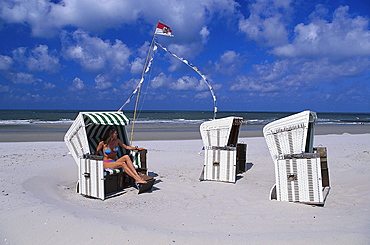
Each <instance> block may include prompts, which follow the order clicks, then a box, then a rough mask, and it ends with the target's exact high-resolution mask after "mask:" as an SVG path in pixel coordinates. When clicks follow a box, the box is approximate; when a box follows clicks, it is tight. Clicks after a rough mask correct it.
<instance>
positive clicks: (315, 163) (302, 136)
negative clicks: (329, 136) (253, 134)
mask: <svg viewBox="0 0 370 245" xmlns="http://www.w3.org/2000/svg"><path fill="white" fill-rule="evenodd" d="M316 120H317V116H316V113H315V112H312V111H303V112H300V113H297V114H294V115H291V116H288V117H285V118H282V119H279V120H276V121H274V122H271V123H269V124H267V125H266V126H265V127H264V128H263V134H264V137H265V140H266V143H267V146H268V148H269V151H270V154H271V157H272V159H273V161H274V165H275V179H276V184H275V185H274V186H273V188H272V189H271V193H270V199H276V200H278V201H288V202H301V203H308V204H315V205H324V202H325V199H326V197H327V195H328V193H329V190H330V185H329V171H328V165H327V156H326V147H316V148H314V147H313V139H314V126H315V123H316Z"/></svg>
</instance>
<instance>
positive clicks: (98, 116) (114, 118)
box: [64, 111, 130, 164]
mask: <svg viewBox="0 0 370 245" xmlns="http://www.w3.org/2000/svg"><path fill="white" fill-rule="evenodd" d="M129 122H130V120H129V119H128V117H127V116H126V115H124V114H123V112H121V111H117V112H80V113H79V114H78V116H77V118H76V119H75V121H74V122H73V124H72V125H71V127H70V128H69V129H68V131H67V133H66V134H65V136H64V142H65V143H66V145H67V147H68V149H69V151H70V153H71V154H72V156H73V158H74V160H75V161H76V163H77V164H79V158H81V157H82V156H83V155H87V154H94V151H95V149H96V147H97V146H98V144H99V142H100V141H101V140H103V137H104V136H105V134H106V132H107V130H109V128H110V127H111V126H114V127H115V128H116V129H117V132H118V138H119V139H120V140H121V141H122V142H123V143H124V144H126V145H128V140H127V134H126V130H125V126H126V125H128V124H129ZM124 154H125V149H122V148H121V149H120V152H119V155H124Z"/></svg>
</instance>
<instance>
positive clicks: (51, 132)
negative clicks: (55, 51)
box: [0, 124, 370, 142]
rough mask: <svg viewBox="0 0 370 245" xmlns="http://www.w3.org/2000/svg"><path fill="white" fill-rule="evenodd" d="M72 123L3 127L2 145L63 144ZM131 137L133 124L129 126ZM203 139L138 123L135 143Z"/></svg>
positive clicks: (339, 128) (334, 129)
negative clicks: (58, 142) (15, 143)
mask: <svg viewBox="0 0 370 245" xmlns="http://www.w3.org/2000/svg"><path fill="white" fill-rule="evenodd" d="M69 127H70V124H26V125H0V142H44V141H63V139H64V135H65V133H66V132H67V130H68V128H69ZM262 128H263V125H242V127H241V131H240V137H263V135H262ZM127 133H128V134H129V135H130V134H131V125H129V126H128V127H127ZM330 134H337V135H340V134H370V124H365V125H360V124H354V125H321V124H319V125H316V126H315V135H330ZM190 139H201V136H200V132H199V125H167V124H166V125H163V124H136V125H135V132H134V141H136V140H140V141H145V140H190Z"/></svg>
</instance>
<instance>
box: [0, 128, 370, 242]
mask: <svg viewBox="0 0 370 245" xmlns="http://www.w3.org/2000/svg"><path fill="white" fill-rule="evenodd" d="M241 140H242V141H244V142H245V143H247V144H248V151H247V162H248V166H249V167H251V168H250V169H249V170H248V171H247V172H246V173H244V174H242V175H241V176H240V178H239V179H238V181H237V182H236V184H230V183H220V182H211V181H206V182H200V181H199V180H198V178H199V175H200V172H201V169H202V165H203V158H204V155H203V154H199V152H201V148H202V141H201V140H186V141H149V142H135V145H139V146H142V147H146V148H147V149H148V156H147V159H148V165H149V171H150V172H152V174H155V175H157V177H156V179H157V182H156V184H155V188H154V190H153V191H152V192H151V193H144V194H141V195H137V190H135V189H133V188H131V189H128V190H127V192H126V193H125V194H123V195H120V196H117V197H114V198H110V199H107V200H105V201H101V200H98V199H91V198H85V197H83V196H82V195H79V194H77V193H76V192H75V184H76V180H77V165H76V164H75V162H74V160H73V159H72V157H71V156H70V155H67V156H65V154H66V153H67V152H68V150H67V148H66V146H65V144H64V143H63V142H48V143H44V142H38V143H0V153H1V156H2V158H1V159H0V192H1V196H0V200H1V201H0V243H3V244H118V243H123V244H237V243H238V244H288V243H289V244H309V243H316V244H370V167H369V164H370V135H369V134H363V135H326V136H316V137H315V143H314V145H315V146H319V145H322V146H326V147H327V148H328V164H329V171H330V183H331V187H332V189H331V191H330V193H329V195H328V197H327V200H326V203H325V206H324V207H316V206H310V205H304V204H295V203H288V202H278V201H270V200H269V198H268V196H269V192H270V188H271V186H272V185H273V184H274V180H275V177H274V167H273V162H272V160H271V158H270V155H269V153H268V149H267V146H266V144H265V141H264V139H263V138H244V139H241Z"/></svg>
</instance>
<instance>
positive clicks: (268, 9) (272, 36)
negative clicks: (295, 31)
mask: <svg viewBox="0 0 370 245" xmlns="http://www.w3.org/2000/svg"><path fill="white" fill-rule="evenodd" d="M290 2H291V1H290V0H285V1H272V0H257V2H255V3H253V4H251V7H250V16H249V17H248V18H247V19H245V18H242V19H241V20H240V21H239V29H240V31H242V32H243V33H245V34H246V35H247V37H248V38H250V39H251V40H254V41H256V42H258V43H260V44H266V45H268V46H275V45H278V44H280V45H281V44H285V43H286V42H287V40H288V31H287V29H286V24H287V23H286V22H287V20H286V19H285V18H286V16H287V15H289V12H290V11H291V7H290Z"/></svg>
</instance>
